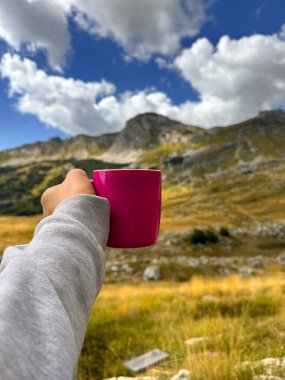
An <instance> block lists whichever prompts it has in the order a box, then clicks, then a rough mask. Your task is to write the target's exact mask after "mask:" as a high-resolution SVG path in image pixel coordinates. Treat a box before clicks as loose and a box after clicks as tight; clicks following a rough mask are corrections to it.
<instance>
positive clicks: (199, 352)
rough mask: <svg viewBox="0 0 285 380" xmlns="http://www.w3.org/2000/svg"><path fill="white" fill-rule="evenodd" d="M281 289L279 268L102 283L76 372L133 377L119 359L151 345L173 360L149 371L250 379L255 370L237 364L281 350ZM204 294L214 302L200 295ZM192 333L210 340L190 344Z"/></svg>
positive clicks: (284, 283)
mask: <svg viewBox="0 0 285 380" xmlns="http://www.w3.org/2000/svg"><path fill="white" fill-rule="evenodd" d="M284 289H285V278H284V276H282V274H278V273H275V275H274V276H272V277H269V276H268V277H267V278H250V279H241V278H239V277H230V278H221V279H205V278H202V277H194V278H193V279H192V280H191V281H190V282H187V283H183V284H181V283H180V284H178V283H175V282H170V283H164V282H160V283H151V284H149V283H146V284H138V285H128V284H124V285H111V284H109V285H105V286H104V287H103V290H102V292H101V294H100V296H99V298H98V300H97V301H96V303H95V306H94V309H93V311H92V314H91V317H90V323H89V327H88V331H87V335H86V338H85V341H84V346H83V350H82V355H81V358H80V361H79V379H82V380H83V379H84V380H85V379H103V378H108V377H112V376H120V375H126V376H127V375H129V376H130V375H131V373H130V372H128V370H126V369H125V368H124V366H123V363H124V361H126V360H128V359H131V358H133V357H135V356H137V355H141V354H142V353H145V352H146V351H148V350H152V349H154V348H160V349H162V350H164V351H166V352H168V353H170V359H169V360H167V361H165V362H162V363H160V364H158V365H156V366H155V367H154V368H152V369H149V370H148V371H147V372H146V375H150V376H158V377H159V378H161V379H164V378H169V377H170V376H171V375H173V374H174V373H176V372H177V370H179V369H181V368H187V369H189V370H190V371H191V374H192V377H191V379H211V380H231V379H247V378H248V379H251V378H252V373H251V372H252V371H251V370H246V371H243V370H242V369H239V368H238V364H239V363H241V362H242V361H245V360H259V359H262V358H265V357H281V356H283V355H285V335H284V317H285V309H284V306H285V296H284ZM205 293H207V294H211V295H214V296H216V297H217V301H214V302H210V301H203V300H202V296H203V295H204V294H205ZM196 336H204V337H209V339H208V340H206V341H205V342H203V343H202V344H200V345H197V346H193V347H187V346H186V345H185V343H184V342H185V340H187V339H189V338H191V337H196ZM211 353H212V354H211ZM213 353H214V354H213ZM257 371H258V370H257ZM283 375H285V372H283Z"/></svg>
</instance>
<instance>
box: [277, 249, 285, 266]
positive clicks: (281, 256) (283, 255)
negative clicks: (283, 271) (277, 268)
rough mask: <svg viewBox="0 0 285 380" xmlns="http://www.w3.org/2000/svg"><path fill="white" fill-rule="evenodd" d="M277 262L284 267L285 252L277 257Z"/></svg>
mask: <svg viewBox="0 0 285 380" xmlns="http://www.w3.org/2000/svg"><path fill="white" fill-rule="evenodd" d="M277 262H278V263H279V264H281V265H285V252H283V253H280V255H278V256H277Z"/></svg>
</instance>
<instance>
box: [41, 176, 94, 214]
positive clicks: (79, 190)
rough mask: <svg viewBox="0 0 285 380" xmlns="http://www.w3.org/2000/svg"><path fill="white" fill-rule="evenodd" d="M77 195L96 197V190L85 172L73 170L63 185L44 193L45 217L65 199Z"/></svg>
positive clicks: (42, 199)
mask: <svg viewBox="0 0 285 380" xmlns="http://www.w3.org/2000/svg"><path fill="white" fill-rule="evenodd" d="M77 194H92V195H95V190H94V187H93V185H92V184H91V182H90V179H89V178H88V176H87V174H86V173H85V171H83V170H81V169H72V170H70V171H69V172H68V173H67V176H66V177H65V180H64V181H63V182H62V183H61V184H59V185H56V186H53V187H50V188H48V189H47V190H46V191H45V192H44V193H43V195H42V198H41V204H42V206H43V214H44V217H46V216H48V215H51V214H52V213H53V211H54V209H55V208H56V206H58V205H59V204H60V202H62V201H63V200H64V199H66V198H69V197H71V196H72V195H77Z"/></svg>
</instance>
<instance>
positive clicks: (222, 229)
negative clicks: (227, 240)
mask: <svg viewBox="0 0 285 380" xmlns="http://www.w3.org/2000/svg"><path fill="white" fill-rule="evenodd" d="M219 232H220V235H221V236H227V237H228V236H230V231H229V230H228V229H227V227H220V231H219Z"/></svg>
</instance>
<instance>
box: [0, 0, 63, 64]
mask: <svg viewBox="0 0 285 380" xmlns="http://www.w3.org/2000/svg"><path fill="white" fill-rule="evenodd" d="M0 20H1V22H0V38H2V39H4V40H5V41H6V42H7V43H8V44H9V45H10V46H12V47H13V48H14V49H16V50H17V51H19V50H20V49H21V47H22V46H23V45H26V46H27V47H28V49H29V50H30V51H35V50H36V49H45V50H46V51H47V53H48V58H49V62H50V64H51V66H52V67H53V68H54V69H56V70H60V68H61V67H62V66H63V64H64V60H65V55H66V53H67V51H68V49H69V47H70V36H69V32H68V28H67V19H66V16H65V14H64V13H63V11H62V9H61V8H60V7H58V6H57V5H56V4H55V3H54V2H53V1H52V0H1V1H0Z"/></svg>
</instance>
